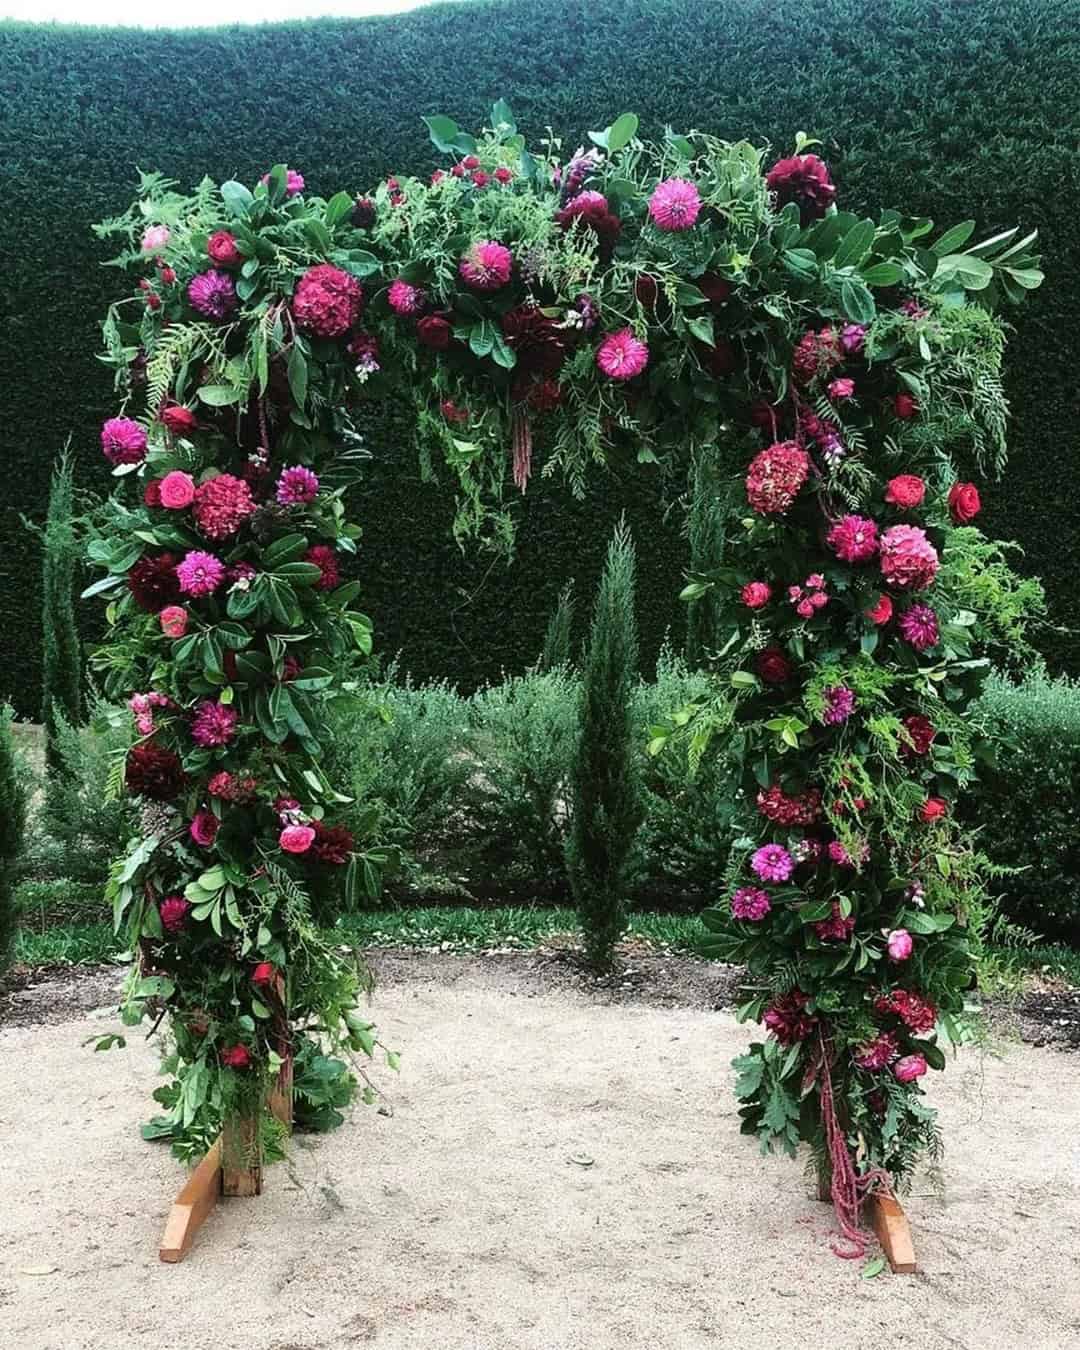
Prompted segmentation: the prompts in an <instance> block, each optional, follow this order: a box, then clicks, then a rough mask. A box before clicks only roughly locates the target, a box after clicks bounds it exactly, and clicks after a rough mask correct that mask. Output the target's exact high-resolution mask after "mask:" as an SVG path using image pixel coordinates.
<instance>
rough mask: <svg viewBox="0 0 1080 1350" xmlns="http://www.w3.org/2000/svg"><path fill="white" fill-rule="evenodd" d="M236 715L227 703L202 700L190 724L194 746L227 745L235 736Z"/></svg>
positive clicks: (207, 699) (234, 710)
mask: <svg viewBox="0 0 1080 1350" xmlns="http://www.w3.org/2000/svg"><path fill="white" fill-rule="evenodd" d="M237 721H238V714H237V711H236V709H235V708H234V707H233V706H232V705H231V704H229V703H217V702H216V701H215V700H213V699H209V698H206V699H203V701H202V702H201V703H200V704H199V706H198V708H197V709H196V710H195V718H194V720H193V721H192V723H191V739H192V740H193V741H194V742H195V744H196V745H202V746H214V745H228V743H229V742H230V741H231V740H232V739H233V737H234V736H235V735H236V723H237Z"/></svg>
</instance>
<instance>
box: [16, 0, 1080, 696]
mask: <svg viewBox="0 0 1080 1350" xmlns="http://www.w3.org/2000/svg"><path fill="white" fill-rule="evenodd" d="M1077 33H1080V5H1078V3H1077V0H1019V2H1018V3H1011V4H1005V3H999V2H998V0H992V2H990V3H985V4H982V5H979V6H973V5H971V4H969V3H965V2H964V0H878V2H877V3H876V4H874V5H873V6H867V5H866V4H865V3H862V0H820V3H818V4H817V5H814V6H807V5H805V4H803V3H801V0H770V3H768V4H765V3H763V0H712V2H711V3H710V4H707V5H703V4H702V3H701V0H590V3H588V4H587V5H586V4H584V3H571V2H570V0H500V2H498V3H479V2H478V3H474V4H469V5H460V6H458V5H454V6H449V5H448V6H436V7H433V8H430V9H424V10H420V11H415V12H413V13H411V14H407V15H399V16H394V17H391V18H383V19H370V20H358V21H344V20H322V21H318V22H314V23H305V24H288V25H282V26H269V27H262V28H246V29H245V28H228V29H217V30H211V31H198V32H196V31H186V32H161V31H157V32H143V31H133V30H99V29H68V28H57V27H44V26H33V25H24V24H12V23H7V24H2V25H0V101H2V102H3V104H4V105H5V112H6V115H5V117H4V118H3V120H2V123H0V156H2V162H3V163H4V164H5V165H6V167H7V170H8V173H7V175H6V177H7V183H6V199H7V200H6V210H5V211H4V213H3V215H2V217H0V268H2V270H3V275H4V278H5V288H6V301H7V303H6V306H5V309H6V311H7V322H6V324H5V325H4V326H3V327H2V329H0V362H2V365H0V368H2V369H3V371H4V373H5V376H6V378H5V389H6V391H7V402H8V407H7V409H6V416H5V419H4V448H3V465H4V469H5V471H6V472H5V487H6V494H5V497H6V500H5V502H4V505H5V507H6V510H5V511H4V512H3V513H2V514H0V539H2V541H3V544H4V548H3V553H2V556H3V559H4V564H3V569H2V570H3V573H4V585H3V587H2V588H0V653H2V656H3V661H2V666H0V668H2V669H3V671H4V677H3V679H2V680H0V693H4V692H7V693H10V695H11V696H12V697H14V698H15V699H16V701H17V702H18V705H19V710H20V711H21V712H23V713H30V712H33V711H34V710H35V709H36V705H37V699H38V694H37V689H38V685H39V681H40V655H39V650H40V641H39V636H40V635H39V633H38V632H37V619H36V615H37V610H38V595H39V574H40V567H39V560H38V556H37V554H38V550H37V547H36V544H35V542H34V541H33V540H31V539H30V538H29V536H27V535H26V534H25V533H24V532H23V530H22V527H21V525H20V523H19V520H18V512H20V511H22V512H25V513H26V514H28V515H32V516H35V517H37V518H40V517H41V516H42V515H43V513H44V507H45V499H46V492H47V484H48V476H49V472H50V468H51V463H52V458H53V455H54V454H55V453H56V451H57V450H59V448H60V447H61V446H62V444H63V442H64V440H65V439H66V437H67V435H68V434H69V432H73V433H74V447H75V450H76V454H77V456H78V458H79V460H80V463H81V465H82V469H81V481H82V483H83V484H84V485H87V486H92V487H93V488H94V489H96V490H103V489H104V488H105V487H106V485H107V479H106V475H105V471H104V469H103V467H102V465H101V462H100V453H99V449H98V445H97V429H98V426H99V425H100V422H101V420H102V418H103V417H104V416H105V415H107V414H108V412H109V411H110V410H111V401H110V389H109V375H108V372H107V371H105V370H104V368H102V367H101V366H100V365H98V363H97V362H96V361H95V359H94V352H95V350H96V349H97V346H98V339H97V332H96V325H97V322H98V319H99V317H100V316H101V314H102V313H103V312H104V309H105V307H106V304H107V302H108V300H109V299H110V298H111V296H112V295H113V293H114V291H115V289H116V288H115V281H116V278H115V277H114V276H113V275H112V274H111V273H110V272H108V271H102V270H101V269H100V266H99V265H100V263H101V261H102V258H103V257H104V253H103V251H102V249H101V248H100V246H99V245H98V244H97V243H96V241H95V240H94V239H93V238H92V236H91V234H90V229H89V227H90V224H91V222H93V221H95V220H99V219H101V218H103V217H105V216H108V215H111V214H113V213H115V212H116V211H118V210H119V209H120V208H121V206H122V205H123V203H125V202H126V201H128V200H129V199H130V196H131V191H132V188H133V185H134V180H135V165H134V162H133V160H134V156H135V154H136V147H137V148H138V151H137V152H138V154H139V155H140V157H141V159H142V167H144V168H147V169H151V168H158V169H160V170H162V171H163V172H165V173H167V174H169V175H170V176H171V177H174V178H176V179H178V180H179V181H180V182H181V183H183V184H192V183H194V182H196V181H197V180H198V179H199V178H201V177H202V175H203V174H204V173H209V174H211V175H212V176H215V177H218V178H225V177H229V176H235V177H238V178H240V179H241V180H245V181H250V180H252V179H254V178H255V177H257V176H258V175H260V174H261V173H262V172H264V171H265V169H266V168H267V167H268V166H269V165H271V164H273V163H275V162H277V161H280V160H287V161H288V162H289V163H290V164H292V165H295V166H297V167H298V168H300V169H301V171H302V172H303V173H304V176H305V178H306V180H307V182H308V184H309V186H310V188H311V189H312V190H313V191H315V192H320V193H322V192H328V191H332V190H336V189H337V188H338V187H341V186H344V185H351V186H353V187H355V188H357V189H362V188H365V187H369V186H371V185H373V184H374V183H375V182H376V181H377V180H378V179H379V178H381V177H383V176H385V175H387V174H389V173H392V172H394V171H396V170H406V171H411V172H417V173H421V172H423V171H424V170H425V168H427V167H434V163H435V157H434V152H433V150H432V147H431V145H430V143H429V141H428V139H427V130H426V128H425V126H424V125H423V123H422V122H421V120H420V119H421V116H422V115H424V114H428V115H430V114H432V113H437V112H445V111H448V110H450V111H452V112H453V113H454V115H455V117H457V118H458V119H459V120H460V121H461V122H462V124H463V125H466V124H477V125H479V124H480V123H481V122H482V121H483V119H484V117H485V114H486V112H487V110H488V108H489V107H490V105H491V103H492V101H493V100H494V99H495V98H496V97H498V96H499V95H500V94H505V95H506V96H507V97H510V98H511V99H512V102H513V106H514V111H515V114H516V116H517V120H518V124H519V127H520V128H521V129H522V130H523V131H524V132H525V133H526V135H527V136H530V137H534V138H535V137H536V136H537V135H538V134H542V133H543V130H544V127H545V126H546V125H548V124H551V125H552V126H553V127H554V128H555V129H556V131H558V132H559V133H560V134H561V135H562V136H563V139H564V146H565V147H566V148H567V149H569V150H572V149H573V148H574V147H575V146H576V145H577V144H578V143H580V142H581V141H583V140H584V139H585V133H586V132H587V130H588V129H589V128H590V127H597V126H601V125H603V124H604V122H605V121H606V120H607V119H608V114H609V113H610V111H611V110H612V109H613V108H614V109H619V108H624V109H627V110H633V111H635V112H636V113H638V114H639V116H640V118H641V125H642V130H643V132H645V133H647V134H654V133H656V132H658V131H660V130H661V129H662V124H663V120H664V119H670V120H671V121H672V122H674V123H676V124H680V125H682V124H686V125H688V124H689V123H690V121H691V119H692V120H694V121H695V122H697V123H698V125H700V126H701V128H702V129H703V130H707V131H710V132H713V133H715V134H717V135H719V136H725V137H730V138H738V137H741V136H746V137H749V138H752V139H764V140H770V141H772V142H773V144H774V145H775V146H776V147H777V150H778V151H784V150H787V149H788V148H789V147H790V145H791V143H792V141H793V138H794V134H795V132H796V131H797V130H799V129H805V130H806V131H808V132H811V133H813V132H814V131H815V130H816V129H820V128H830V129H831V140H830V142H829V144H827V145H826V147H825V149H824V151H823V154H824V155H825V157H826V158H827V159H828V160H829V163H830V166H831V168H832V171H833V176H834V178H835V180H836V181H837V183H838V186H839V187H840V189H841V191H842V194H843V197H844V200H845V204H847V205H849V206H850V207H851V209H859V208H860V207H862V206H867V207H869V206H871V205H877V204H880V203H890V202H898V201H903V202H904V203H905V206H906V207H907V208H908V209H911V210H913V211H920V212H923V213H925V214H927V215H931V216H934V217H936V218H937V219H938V220H942V221H944V220H948V219H953V218H957V216H958V213H961V212H963V211H967V210H971V211H972V212H973V213H974V214H975V216H976V217H977V221H978V226H979V228H980V230H982V231H984V232H989V231H991V230H993V229H994V228H1000V227H1003V226H1004V225H1007V224H1009V223H1011V222H1013V221H1014V220H1026V221H1030V222H1031V223H1032V224H1033V225H1038V226H1039V229H1040V236H1041V243H1042V246H1043V250H1044V260H1045V267H1046V271H1047V274H1048V276H1049V278H1050V281H1051V284H1050V285H1049V286H1047V287H1046V288H1045V291H1044V292H1043V293H1042V294H1041V295H1040V297H1039V299H1038V302H1037V303H1036V304H1034V305H1031V306H1030V307H1029V308H1028V309H1027V310H1026V311H1025V312H1024V313H1023V314H1022V315H1021V316H1020V317H1019V319H1018V322H1017V333H1016V335H1015V337H1014V340H1013V344H1012V350H1011V354H1010V362H1009V384H1010V394H1011V397H1012V401H1013V405H1014V411H1015V419H1014V423H1013V428H1012V438H1011V439H1012V447H1013V449H1012V465H1011V468H1010V471H1009V473H1008V475H1007V476H1006V478H1005V480H1004V481H1003V482H1002V483H1001V484H999V485H997V486H995V487H994V488H992V489H991V490H990V491H989V492H988V493H987V499H988V506H989V508H990V510H989V511H988V513H987V517H988V518H987V519H986V526H985V527H986V529H987V530H988V532H990V533H992V534H1003V535H1006V536H1013V537H1016V538H1018V539H1019V540H1020V541H1021V543H1023V544H1024V545H1025V547H1026V548H1027V552H1028V559H1027V564H1026V566H1027V567H1028V568H1030V569H1031V570H1032V571H1035V572H1038V573H1041V574H1042V575H1043V576H1044V578H1045V580H1046V582H1047V586H1048V590H1049V593H1050V596H1051V602H1052V604H1053V603H1055V602H1056V606H1057V609H1058V615H1059V618H1060V617H1063V616H1064V614H1065V613H1066V612H1067V611H1066V604H1067V602H1068V599H1069V597H1070V596H1071V592H1072V588H1073V585H1074V581H1073V568H1072V564H1071V556H1072V555H1074V554H1075V552H1076V549H1077V546H1078V545H1080V494H1077V493H1075V492H1073V491H1070V488H1071V484H1072V479H1073V475H1074V473H1075V468H1076V466H1077V463H1078V455H1077V451H1076V449H1075V436H1074V434H1073V433H1072V432H1071V430H1070V429H1071V427H1072V426H1074V425H1075V418H1076V413H1077V411H1078V404H1080V392H1078V390H1080V383H1078V382H1077V379H1076V376H1075V371H1076V368H1077V365H1078V364H1080V323H1078V319H1080V314H1078V311H1080V291H1078V288H1077V284H1076V281H1075V278H1076V277H1077V275H1080V223H1078V221H1077V218H1076V214H1075V210H1074V205H1073V204H1074V203H1075V201H1076V200H1077V192H1078V188H1080V102H1078V101H1077V99H1076V97H1075V90H1076V87H1077V84H1078V82H1080V38H1078V37H1077V36H1076V34H1077ZM1006 113H1007V117H1006ZM1070 437H1072V440H1070ZM370 440H371V446H372V449H373V451H374V452H375V454H374V460H373V464H372V467H371V472H370V475H369V478H368V480H367V483H366V485H365V487H364V490H363V496H364V499H365V500H364V502H362V503H359V504H358V505H359V514H360V516H361V518H362V519H363V520H364V523H365V531H366V533H365V541H364V552H365V567H364V573H365V577H366V579H367V586H368V595H367V597H366V606H367V608H368V610H369V612H370V613H371V614H372V615H373V617H374V619H375V622H376V627H377V630H378V635H379V645H380V647H381V648H382V649H383V650H385V651H388V652H389V651H394V650H395V649H397V648H401V649H403V652H404V661H405V664H406V665H407V666H408V667H410V668H411V669H413V670H415V671H416V672H418V673H420V674H428V673H447V674H449V675H450V676H451V677H453V678H455V679H459V680H461V681H462V682H463V683H465V684H470V685H471V684H474V683H476V682H477V681H479V680H480V679H482V678H484V677H486V676H496V675H497V674H498V673H499V670H500V668H502V667H508V668H520V666H521V665H522V664H524V663H525V662H527V661H531V660H533V659H534V658H535V657H536V655H537V654H538V652H539V649H540V645H541V642H542V637H543V630H544V624H545V622H546V620H547V617H548V615H549V614H550V612H551V610H552V609H553V608H554V605H555V601H556V598H557V595H558V592H559V590H560V589H561V587H562V585H563V583H564V581H565V579H566V578H567V576H568V575H571V574H574V575H576V576H577V578H578V581H579V583H580V584H581V585H582V586H583V588H584V589H585V591H586V592H588V591H589V590H591V588H592V586H593V584H594V582H595V578H596V576H597V575H598V572H599V568H600V563H601V558H602V553H603V546H604V542H605V540H606V539H607V538H608V536H609V534H610V528H611V523H612V521H613V519H614V518H616V517H617V516H618V514H619V512H620V511H621V510H622V509H623V508H624V507H625V508H627V509H628V514H629V518H630V521H631V524H632V525H633V524H637V525H638V526H639V528H638V530H637V538H638V543H639V561H640V583H641V585H640V589H641V603H642V644H643V652H644V654H645V655H646V656H647V657H648V658H650V659H651V657H652V655H653V654H654V653H655V651H656V648H657V646H658V643H659V641H660V639H661V637H662V635H663V632H664V630H665V628H666V627H667V626H668V625H669V623H681V622H682V616H681V615H680V614H678V612H677V609H676V605H675V595H676V592H677V588H678V584H679V574H680V571H681V569H682V568H683V567H684V566H685V564H686V553H687V550H686V544H685V540H684V539H683V538H682V537H681V534H680V528H679V527H680V524H681V517H680V516H679V515H677V514H676V515H673V516H672V518H671V519H670V520H669V522H668V525H667V527H666V528H665V529H663V530H661V529H657V528H656V527H655V524H654V518H655V517H654V513H655V509H656V506H655V503H656V492H657V487H656V484H655V483H654V482H653V481H652V479H651V477H650V471H649V470H648V469H647V468H642V469H641V470H640V472H639V473H637V474H634V475H631V476H630V477H628V478H627V479H626V480H625V481H617V480H614V479H612V480H607V481H604V482H595V483H594V487H593V491H592V495H591V496H590V498H589V500H588V501H586V502H584V503H576V502H573V501H571V500H569V499H568V497H567V495H566V492H565V489H564V488H562V487H561V485H559V484H557V483H551V484H548V483H544V482H536V483H534V484H533V486H532V487H531V488H530V491H529V494H528V496H527V497H526V498H525V500H524V503H523V504H522V506H521V507H520V508H519V509H520V512H521V528H520V533H519V546H518V554H517V560H516V562H515V564H514V565H513V567H512V568H511V569H510V571H509V572H506V571H505V570H504V565H503V564H501V563H499V564H496V565H495V569H494V571H489V569H490V568H491V563H490V560H489V559H488V558H485V557H482V556H472V557H464V558H463V557H462V556H461V555H460V554H459V553H458V552H457V549H456V547H455V545H454V544H453V541H452V539H451V537H450V528H449V527H450V520H451V516H452V511H453V506H452V502H450V501H449V500H447V497H448V494H447V492H446V490H445V485H444V486H443V488H442V490H440V489H439V488H436V487H434V486H432V485H424V484H422V483H421V482H420V476H419V471H418V469H417V466H416V462H415V456H414V454H413V451H412V447H411V444H410V428H409V425H408V421H407V419H405V418H404V417H402V416H401V415H397V416H395V413H394V410H393V409H390V410H387V411H386V412H385V413H381V414H379V415H377V416H375V417H373V421H372V428H371V436H370ZM1048 502H1051V503H1053V516H1052V518H1048V516H1049V513H1048V510H1047V503H1048ZM404 522H408V526H407V528H405V527H404ZM1048 526H1049V528H1048ZM1053 655H1054V657H1055V659H1056V660H1057V661H1058V662H1059V663H1070V662H1075V661H1076V658H1077V657H1078V656H1080V639H1078V638H1077V637H1076V636H1075V635H1072V634H1067V635H1062V636H1058V637H1057V638H1056V639H1055V640H1054V643H1053Z"/></svg>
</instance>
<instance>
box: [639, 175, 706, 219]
mask: <svg viewBox="0 0 1080 1350" xmlns="http://www.w3.org/2000/svg"><path fill="white" fill-rule="evenodd" d="M700 212H701V196H700V194H699V192H698V190H697V188H696V187H695V186H694V184H693V183H691V182H689V181H688V180H687V179H685V178H667V179H665V180H664V182H662V183H658V184H657V186H656V189H655V190H654V192H653V195H652V196H651V197H650V198H649V215H650V216H651V218H652V221H653V223H654V224H655V225H656V227H657V229H660V230H668V231H671V232H675V231H678V230H689V229H691V228H692V227H693V225H694V224H695V222H696V221H697V218H698V215H699V214H700Z"/></svg>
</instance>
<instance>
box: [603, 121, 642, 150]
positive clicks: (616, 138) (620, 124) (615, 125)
mask: <svg viewBox="0 0 1080 1350" xmlns="http://www.w3.org/2000/svg"><path fill="white" fill-rule="evenodd" d="M637 129H638V119H637V114H636V113H623V114H622V116H621V117H617V118H616V119H615V121H614V122H612V124H611V126H610V127H608V132H607V148H608V151H609V152H610V153H611V154H615V152H616V151H617V150H621V149H622V148H623V146H625V145H629V144H630V142H631V141H632V140H633V139H634V137H635V136H636V135H637Z"/></svg>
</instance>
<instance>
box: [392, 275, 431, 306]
mask: <svg viewBox="0 0 1080 1350" xmlns="http://www.w3.org/2000/svg"><path fill="white" fill-rule="evenodd" d="M386 298H387V300H388V301H389V304H390V308H391V309H392V310H393V311H394V313H395V314H405V315H411V314H422V313H423V312H424V306H425V305H426V304H427V295H426V294H425V292H424V291H423V290H421V288H420V287H419V286H413V285H411V284H410V283H409V282H407V281H400V280H398V281H392V282H391V283H390V289H389V290H388V291H387V292H386Z"/></svg>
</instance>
